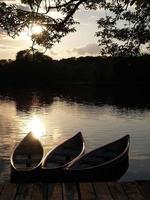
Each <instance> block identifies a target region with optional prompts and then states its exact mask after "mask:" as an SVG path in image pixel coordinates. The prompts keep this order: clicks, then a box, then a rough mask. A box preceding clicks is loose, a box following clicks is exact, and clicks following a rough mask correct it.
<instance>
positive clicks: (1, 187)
mask: <svg viewBox="0 0 150 200" xmlns="http://www.w3.org/2000/svg"><path fill="white" fill-rule="evenodd" d="M3 188H4V184H0V194H1V192H2V190H3Z"/></svg>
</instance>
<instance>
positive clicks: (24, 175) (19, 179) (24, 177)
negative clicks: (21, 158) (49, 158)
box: [10, 167, 41, 183]
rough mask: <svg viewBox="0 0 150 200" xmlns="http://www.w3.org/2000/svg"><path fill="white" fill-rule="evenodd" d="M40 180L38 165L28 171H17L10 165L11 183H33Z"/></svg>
mask: <svg viewBox="0 0 150 200" xmlns="http://www.w3.org/2000/svg"><path fill="white" fill-rule="evenodd" d="M40 180H41V178H40V167H38V168H36V169H33V170H28V171H18V170H16V169H14V168H13V167H11V176H10V181H11V182H12V183H35V182H38V181H40Z"/></svg>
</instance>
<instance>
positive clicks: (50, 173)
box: [40, 132, 85, 182]
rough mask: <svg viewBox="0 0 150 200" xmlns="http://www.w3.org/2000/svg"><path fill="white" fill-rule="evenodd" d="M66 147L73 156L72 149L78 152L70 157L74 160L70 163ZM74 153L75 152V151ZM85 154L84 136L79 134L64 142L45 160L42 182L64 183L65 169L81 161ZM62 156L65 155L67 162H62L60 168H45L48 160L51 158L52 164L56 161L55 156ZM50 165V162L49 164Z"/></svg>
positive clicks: (42, 167)
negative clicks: (77, 160) (73, 162)
mask: <svg viewBox="0 0 150 200" xmlns="http://www.w3.org/2000/svg"><path fill="white" fill-rule="evenodd" d="M66 147H67V148H68V153H69V154H72V153H71V152H72V149H74V150H75V151H77V153H76V154H75V155H73V154H72V155H70V157H71V158H72V159H71V160H69V161H68V159H67V157H68V156H67V152H66V151H65V150H66ZM73 152H74V151H73ZM84 152H85V143H84V139H83V137H82V134H81V133H80V132H79V133H77V134H76V135H75V136H73V137H72V138H70V139H68V140H66V141H64V142H63V143H62V144H60V145H58V146H57V147H55V148H54V149H53V150H52V151H50V152H49V153H48V154H47V156H46V157H45V159H44V160H43V163H42V166H41V173H40V174H41V180H42V181H43V182H63V181H64V180H66V173H65V170H64V169H65V168H66V167H67V166H68V164H70V163H71V162H72V161H74V160H76V159H79V158H80V157H81V156H82V155H83V154H84ZM58 155H59V156H61V155H63V156H64V155H65V156H64V157H66V160H65V161H64V162H63V164H62V163H61V162H60V164H59V166H58V167H49V168H48V167H44V165H45V163H46V162H47V160H48V159H50V158H51V162H53V159H54V162H55V161H56V159H55V156H56V157H57V156H58ZM56 162H57V161H56ZM49 163H50V162H49Z"/></svg>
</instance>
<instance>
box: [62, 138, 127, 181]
mask: <svg viewBox="0 0 150 200" xmlns="http://www.w3.org/2000/svg"><path fill="white" fill-rule="evenodd" d="M129 140H130V138H129V135H126V136H124V137H122V138H120V139H118V140H116V141H114V142H112V143H109V144H107V145H105V146H102V147H99V148H97V149H95V150H92V151H90V152H89V153H87V154H84V155H83V156H82V157H80V159H78V160H76V161H75V162H72V163H70V165H68V167H67V168H66V170H65V173H66V177H67V180H68V181H116V180H118V179H119V178H120V177H121V176H122V175H123V174H124V173H125V172H126V170H127V169H128V166H129V156H128V152H129Z"/></svg>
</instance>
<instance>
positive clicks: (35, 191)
mask: <svg viewBox="0 0 150 200" xmlns="http://www.w3.org/2000/svg"><path fill="white" fill-rule="evenodd" d="M33 199H36V200H42V199H43V187H42V184H41V183H36V184H33V185H32V200H33Z"/></svg>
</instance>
